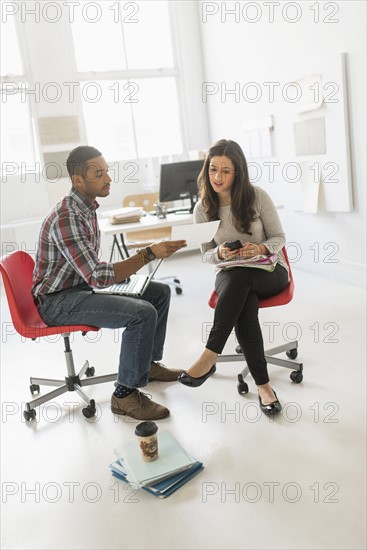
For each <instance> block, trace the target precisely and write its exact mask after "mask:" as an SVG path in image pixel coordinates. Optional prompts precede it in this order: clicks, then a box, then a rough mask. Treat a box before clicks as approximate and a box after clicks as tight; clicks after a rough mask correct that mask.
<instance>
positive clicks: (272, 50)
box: [199, 0, 366, 284]
mask: <svg viewBox="0 0 367 550" xmlns="http://www.w3.org/2000/svg"><path fill="white" fill-rule="evenodd" d="M236 4H239V6H237V7H238V8H239V9H240V11H239V13H240V17H239V22H236V21H235V17H236V16H235V15H230V14H229V12H228V10H229V9H232V10H233V9H234V8H235V7H236V6H235V5H236ZM246 4H247V8H246ZM254 4H255V3H254V2H236V3H235V2H201V3H200V6H199V12H200V16H199V17H200V19H201V34H202V46H203V57H204V73H205V74H204V78H203V81H204V82H213V83H217V84H218V85H219V88H220V86H221V83H224V84H223V86H224V88H223V89H224V90H229V89H231V88H232V89H234V88H235V85H236V84H235V83H236V82H239V83H240V88H241V89H243V86H244V85H246V83H249V82H256V83H258V84H260V86H261V88H262V90H263V91H264V93H263V97H262V98H261V100H260V101H258V102H255V103H251V102H250V101H247V100H246V98H248V97H250V99H251V96H250V92H251V90H250V88H248V89H247V90H248V92H249V94H248V95H246V93H245V99H244V98H243V96H241V98H240V101H238V102H237V101H236V99H237V100H238V98H236V97H235V96H234V95H233V94H232V95H229V94H227V95H225V94H221V93H220V92H219V93H217V94H215V95H212V96H209V97H208V98H207V106H208V113H209V121H210V134H211V142H214V141H215V140H217V139H220V138H227V139H236V138H237V136H239V135H240V133H241V128H242V125H243V124H244V122H245V121H246V120H252V119H256V118H258V117H261V116H264V114H265V115H267V114H273V115H274V120H275V123H277V122H279V123H281V122H282V117H283V115H284V113H285V111H286V109H288V107H289V106H288V105H286V104H285V102H284V99H283V97H282V96H281V94H279V93H277V92H275V94H274V102H273V103H271V102H270V101H269V95H268V94H267V90H268V88H266V87H264V85H263V83H264V82H280V83H281V84H284V83H287V82H289V81H290V80H293V79H294V78H298V77H301V76H304V75H302V71H301V67H302V65H303V61H304V60H309V59H311V60H312V59H318V58H319V57H320V56H324V55H327V54H332V53H338V52H346V53H347V58H348V65H347V74H348V80H349V85H348V88H349V90H348V92H349V117H350V137H351V165H352V166H351V167H352V179H353V195H354V210H353V212H351V213H328V212H325V211H324V212H323V211H321V212H319V213H318V214H306V213H303V212H299V211H295V210H294V207H293V206H292V200H290V199H291V195H292V193H294V188H292V185H291V184H289V183H287V182H285V181H284V180H283V179H282V176H281V172H280V173H278V174H277V177H276V179H275V181H274V183H272V184H269V182H268V181H266V178H262V180H261V181H260V183H259V185H262V186H263V187H265V188H266V189H267V190H268V191H269V192H270V194H271V195H272V196H273V197H274V200H275V201H276V202H281V203H283V204H284V206H285V208H284V209H283V210H282V211H280V215H281V218H282V222H283V225H284V228H285V231H286V234H287V240H288V241H290V242H296V243H298V246H299V248H298V251H297V250H296V248H295V247H294V248H293V249H292V251H291V253H292V255H293V256H294V257H295V258H296V257H297V258H299V259H298V261H297V262H295V264H294V265H295V266H296V267H300V268H303V269H306V270H310V271H314V272H318V273H322V274H325V275H327V276H329V277H335V278H340V279H344V280H347V281H351V282H352V283H355V284H364V280H365V279H364V277H365V269H366V257H365V248H366V247H365V214H366V209H365V199H366V170H365V168H366V166H365V155H366V126H365V124H366V110H365V106H366V103H365V102H366V85H365V74H366V55H365V52H366V44H365V36H366V24H365V21H366V3H365V2H358V1H349V0H348V1H345V2H344V1H343V2H329V3H325V2H316V3H315V2H305V1H302V2H280V3H278V2H275V3H274V4H279V6H277V7H276V6H274V17H273V22H270V8H269V7H268V6H267V4H270V3H269V2H265V3H264V2H257V3H256V4H257V6H258V8H257V10H256V11H255V8H254V7H253V5H254ZM291 4H293V7H292V5H291ZM250 5H252V8H251V6H250ZM316 5H318V7H319V22H318V23H317V22H316V14H315V11H314V10H315V6H316ZM311 6H313V8H311ZM246 9H247V10H248V11H247V12H246V11H243V10H246ZM282 10H285V11H283V15H285V17H283V16H282ZM332 12H334V14H333V13H332ZM209 13H212V15H209ZM205 14H207V15H206V17H205ZM299 16H300V17H299ZM328 16H329V17H328ZM258 17H259V20H258V21H257V22H253V23H251V22H248V21H246V19H247V20H253V21H255V20H256V19H257V18H258ZM328 18H329V19H331V20H336V19H338V22H335V23H327V22H325V19H326V20H327V19H328ZM286 19H290V20H296V19H299V20H298V21H297V22H295V23H290V22H287V21H286ZM280 88H281V87H280ZM277 89H278V90H279V87H278V88H277ZM252 91H253V90H252ZM276 130H277V128H276V124H275V132H276ZM275 132H274V133H275ZM275 145H276V147H275V150H274V151H273V154H274V157H273V158H272V160H278V159H279V160H281V161H282V162H284V161H286V160H287V151H290V150H291V149H292V144H291V143H280V144H279V143H278V144H277V143H276V142H275ZM288 160H294V158H293V156H292V155H291V154H290V153H288ZM336 160H337V159H336ZM315 243H318V244H316V245H315ZM328 243H334V244H331V245H328ZM310 247H312V249H310ZM317 249H318V250H319V255H317ZM333 252H335V254H334V255H333V256H328V255H330V254H331V253H333ZM328 259H329V260H330V259H333V260H337V262H335V263H330V262H329V261H328ZM323 260H325V261H323Z"/></svg>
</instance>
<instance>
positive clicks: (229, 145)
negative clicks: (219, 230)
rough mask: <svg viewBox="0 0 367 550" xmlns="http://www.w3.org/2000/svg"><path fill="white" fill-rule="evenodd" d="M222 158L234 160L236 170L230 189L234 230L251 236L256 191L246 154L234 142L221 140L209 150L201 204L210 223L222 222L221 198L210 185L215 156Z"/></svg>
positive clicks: (200, 180)
mask: <svg viewBox="0 0 367 550" xmlns="http://www.w3.org/2000/svg"><path fill="white" fill-rule="evenodd" d="M222 156H226V157H228V158H229V159H231V161H232V162H233V165H234V168H235V178H234V181H233V185H232V187H231V213H232V217H233V222H234V225H235V228H236V229H237V231H239V232H240V233H248V232H249V228H250V224H251V222H252V221H253V220H254V219H255V210H254V202H255V190H254V188H253V186H252V185H251V183H250V180H249V175H248V168H247V162H246V159H245V155H244V154H243V151H242V149H241V147H240V146H239V145H238V143H236V142H235V141H231V140H227V139H221V140H219V141H217V142H216V143H214V145H213V146H212V147H211V148H210V149H209V151H208V154H207V156H206V158H205V161H204V165H203V168H202V170H201V172H200V174H199V177H198V187H199V190H200V198H201V201H202V204H203V206H204V208H205V211H206V212H207V214H208V217H209V220H210V221H214V220H219V198H218V194H217V193H216V192H215V191H214V189H213V188H212V186H211V185H210V180H209V164H210V161H211V160H212V158H213V157H222Z"/></svg>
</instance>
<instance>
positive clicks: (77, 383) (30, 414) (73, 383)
mask: <svg viewBox="0 0 367 550" xmlns="http://www.w3.org/2000/svg"><path fill="white" fill-rule="evenodd" d="M62 336H63V338H64V345H65V360H66V368H67V373H68V376H66V377H65V380H55V379H52V378H35V377H31V378H30V384H31V385H30V390H31V392H32V394H34V393H38V392H39V391H40V386H56V389H55V390H52V391H50V392H48V393H46V394H44V395H40V396H39V397H36V398H35V399H32V401H29V402H28V403H25V410H24V412H23V415H24V418H25V419H26V420H32V419H34V418H35V417H36V411H35V409H34V407H37V406H39V405H43V404H44V403H47V402H48V401H52V400H53V399H54V398H55V397H58V396H59V395H62V394H63V393H66V392H69V391H76V392H77V393H78V394H79V395H80V397H81V398H82V399H83V401H84V402H85V403H86V404H87V406H86V407H85V408H84V409H83V410H82V412H83V415H84V416H85V417H86V418H91V417H92V416H94V415H95V414H96V404H95V401H94V399H90V397H89V396H88V395H87V394H86V393H85V392H84V391H83V390H82V387H83V386H94V385H95V384H102V383H104V382H114V381H115V380H116V377H117V373H113V374H105V375H102V376H94V367H90V366H89V362H88V361H85V363H84V365H83V366H82V368H81V369H80V371H79V372H78V373H76V372H75V367H74V359H73V352H72V350H71V348H70V333H65V334H63V335H62ZM83 376H86V377H87V378H83Z"/></svg>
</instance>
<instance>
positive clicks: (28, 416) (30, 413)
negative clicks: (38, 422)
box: [23, 409, 36, 422]
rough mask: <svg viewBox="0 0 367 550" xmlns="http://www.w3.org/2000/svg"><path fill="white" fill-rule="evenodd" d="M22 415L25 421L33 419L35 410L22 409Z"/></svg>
mask: <svg viewBox="0 0 367 550" xmlns="http://www.w3.org/2000/svg"><path fill="white" fill-rule="evenodd" d="M23 416H24V418H25V420H27V422H29V421H30V420H34V419H35V418H36V411H35V409H31V410H30V411H23Z"/></svg>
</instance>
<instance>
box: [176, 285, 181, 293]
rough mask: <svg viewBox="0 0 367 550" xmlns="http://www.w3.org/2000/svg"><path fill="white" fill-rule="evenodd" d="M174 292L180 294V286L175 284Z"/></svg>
mask: <svg viewBox="0 0 367 550" xmlns="http://www.w3.org/2000/svg"><path fill="white" fill-rule="evenodd" d="M175 290H176V294H182V288H181V287H180V286H176V289H175Z"/></svg>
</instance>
